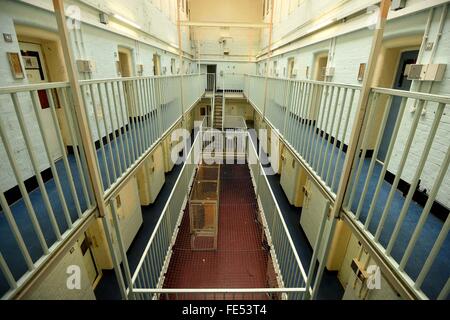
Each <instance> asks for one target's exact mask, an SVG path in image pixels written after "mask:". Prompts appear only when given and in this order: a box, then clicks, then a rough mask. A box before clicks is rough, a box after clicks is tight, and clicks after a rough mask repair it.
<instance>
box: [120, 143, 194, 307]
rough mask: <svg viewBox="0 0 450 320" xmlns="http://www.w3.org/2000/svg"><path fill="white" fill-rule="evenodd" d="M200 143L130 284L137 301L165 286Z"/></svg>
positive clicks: (185, 163)
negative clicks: (142, 290) (166, 273)
mask: <svg viewBox="0 0 450 320" xmlns="http://www.w3.org/2000/svg"><path fill="white" fill-rule="evenodd" d="M200 140H201V139H199V136H198V135H197V137H196V138H195V140H194V143H193V145H192V148H191V149H190V151H189V153H188V154H187V156H186V159H185V162H184V164H183V167H182V169H181V171H180V174H179V176H178V179H177V181H176V182H175V185H174V188H173V189H172V192H171V193H170V196H169V198H168V200H167V202H166V205H165V207H164V209H163V211H162V214H161V216H160V218H159V220H158V222H157V224H156V226H155V229H154V231H153V233H152V235H151V237H150V239H149V241H148V244H147V246H146V248H145V250H144V253H143V255H142V258H141V260H140V261H139V264H138V265H137V267H136V271H135V272H134V274H133V277H132V279H131V283H129V287H128V293H129V294H130V296H131V297H133V298H136V299H146V298H148V296H146V295H145V294H144V293H145V290H144V292H141V291H140V290H141V289H147V288H160V287H161V286H162V284H163V282H164V270H165V268H167V266H168V263H169V261H170V255H171V250H170V249H171V247H172V245H173V243H174V241H175V239H176V237H177V234H178V232H177V229H176V228H177V226H178V225H179V224H180V223H181V218H182V216H183V210H184V207H185V206H186V204H187V199H188V195H189V190H190V188H191V185H192V181H193V178H194V174H195V169H196V167H197V164H198V161H199V157H198V154H199V151H200V150H201V145H200Z"/></svg>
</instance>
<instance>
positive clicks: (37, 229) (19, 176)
mask: <svg viewBox="0 0 450 320" xmlns="http://www.w3.org/2000/svg"><path fill="white" fill-rule="evenodd" d="M5 128H6V126H5V125H4V124H3V121H2V119H1V118H0V136H1V139H2V141H3V146H4V148H5V151H6V155H7V157H8V160H9V163H10V165H11V168H12V170H13V173H14V177H15V178H16V181H17V185H18V187H19V190H20V193H21V194H22V198H23V201H24V203H25V207H26V208H27V213H28V216H29V217H30V220H31V223H32V225H33V229H34V231H35V232H36V235H37V237H38V240H39V243H40V245H41V248H42V251H43V252H44V254H48V246H47V243H46V242H45V237H44V234H43V233H42V229H41V227H40V225H39V221H38V219H37V217H36V212H35V211H34V208H33V204H32V203H31V200H30V197H29V196H28V191H27V189H26V187H25V184H24V182H23V181H24V180H23V178H22V174H21V173H20V171H19V169H18V167H17V163H16V159H14V156H13V154H14V150H13V149H12V147H11V144H10V142H9V140H8V137H7V135H6V133H5Z"/></svg>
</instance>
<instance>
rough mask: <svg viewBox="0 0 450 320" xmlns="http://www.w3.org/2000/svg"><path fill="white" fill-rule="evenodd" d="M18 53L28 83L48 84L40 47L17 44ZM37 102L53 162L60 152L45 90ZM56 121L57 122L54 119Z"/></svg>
mask: <svg viewBox="0 0 450 320" xmlns="http://www.w3.org/2000/svg"><path fill="white" fill-rule="evenodd" d="M19 47H20V53H21V55H22V59H23V62H24V66H25V72H26V74H27V79H28V82H29V83H32V84H35V83H45V82H49V80H48V76H47V68H46V64H45V59H44V55H43V54H42V48H41V45H39V44H36V43H29V42H19ZM38 95H39V101H40V104H41V109H40V115H41V119H42V122H43V128H42V129H43V131H44V136H45V139H46V141H47V142H48V146H49V149H50V154H51V157H52V159H53V160H57V159H59V158H61V157H62V150H61V149H60V147H59V144H58V138H57V137H58V136H57V134H59V133H58V132H57V130H58V129H57V128H56V126H55V123H54V122H53V119H52V112H51V109H50V102H49V97H48V96H47V93H46V91H45V90H39V91H38ZM53 102H54V103H55V104H56V103H57V99H56V96H53ZM56 121H58V120H57V119H56Z"/></svg>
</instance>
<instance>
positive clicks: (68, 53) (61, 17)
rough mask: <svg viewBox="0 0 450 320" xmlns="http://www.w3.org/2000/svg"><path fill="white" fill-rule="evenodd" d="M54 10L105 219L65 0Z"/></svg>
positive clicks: (55, 2) (91, 176)
mask: <svg viewBox="0 0 450 320" xmlns="http://www.w3.org/2000/svg"><path fill="white" fill-rule="evenodd" d="M53 8H54V10H55V16H56V22H57V25H58V32H59V38H60V40H61V46H62V49H63V53H64V61H65V63H66V68H67V75H68V77H69V82H70V89H71V90H72V97H73V104H74V109H75V117H76V120H77V123H78V127H79V130H80V135H81V143H82V144H83V146H84V150H85V157H86V162H87V167H88V171H89V179H90V181H91V184H92V187H93V191H94V198H95V201H96V202H97V206H98V216H99V217H104V216H105V214H106V206H105V203H104V199H103V185H102V184H101V180H100V172H99V170H98V167H97V163H96V161H97V160H96V152H95V149H94V144H93V143H92V141H91V133H90V131H89V127H88V121H89V119H88V117H87V114H86V111H85V110H86V109H85V107H84V104H83V98H82V93H81V88H80V85H79V83H78V74H77V70H76V68H75V59H74V57H73V53H72V50H71V49H70V40H69V33H68V31H67V24H66V15H65V11H64V1H63V0H53Z"/></svg>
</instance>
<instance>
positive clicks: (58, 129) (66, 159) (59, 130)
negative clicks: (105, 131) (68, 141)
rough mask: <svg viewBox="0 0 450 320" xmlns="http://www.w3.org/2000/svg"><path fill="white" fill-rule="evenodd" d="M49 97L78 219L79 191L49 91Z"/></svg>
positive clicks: (79, 215) (79, 212)
mask: <svg viewBox="0 0 450 320" xmlns="http://www.w3.org/2000/svg"><path fill="white" fill-rule="evenodd" d="M47 96H48V102H49V104H50V112H51V114H52V120H53V124H54V125H55V128H56V137H57V140H58V144H59V149H60V150H61V154H62V159H63V164H64V167H65V169H66V173H67V178H68V182H69V187H70V191H71V193H72V197H73V201H74V202H75V207H76V209H77V214H78V217H79V218H81V208H80V201H79V199H78V194H77V190H76V188H75V184H74V179H73V175H72V170H71V169H70V164H69V159H68V158H67V151H66V147H65V146H64V141H63V138H62V135H61V132H62V131H61V128H60V126H59V122H58V117H57V115H56V107H55V103H54V101H53V97H52V95H51V92H50V91H48V90H47Z"/></svg>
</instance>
